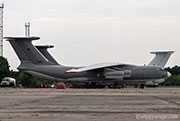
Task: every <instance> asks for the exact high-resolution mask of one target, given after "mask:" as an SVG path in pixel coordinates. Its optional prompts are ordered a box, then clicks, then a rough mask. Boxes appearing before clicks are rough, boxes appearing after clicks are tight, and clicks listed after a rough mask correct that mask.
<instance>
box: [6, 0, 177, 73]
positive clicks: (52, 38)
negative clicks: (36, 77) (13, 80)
mask: <svg viewBox="0 0 180 121" xmlns="http://www.w3.org/2000/svg"><path fill="white" fill-rule="evenodd" d="M4 4H5V8H4V36H24V23H25V22H28V21H29V22H31V35H33V36H40V37H41V40H39V41H36V42H33V43H34V44H38V45H39V44H41V45H42V44H52V45H54V46H55V48H53V49H51V50H50V52H51V53H52V54H53V56H54V57H55V58H56V60H57V61H58V62H59V63H61V64H63V65H71V66H72V65H73V66H82V65H91V64H96V63H101V62H121V63H130V64H137V65H143V64H147V63H149V61H150V60H151V59H152V58H153V55H150V53H149V52H150V51H154V50H158V51H160V50H174V51H176V52H175V53H174V55H173V56H172V57H171V58H170V60H169V62H168V64H167V66H174V65H180V56H179V52H180V0H4ZM4 56H5V57H6V58H7V59H8V61H9V63H10V66H11V69H14V70H15V69H16V68H17V67H18V65H19V64H20V61H19V59H18V58H17V56H16V54H15V52H14V50H13V49H12V47H11V46H10V44H9V43H8V42H4Z"/></svg>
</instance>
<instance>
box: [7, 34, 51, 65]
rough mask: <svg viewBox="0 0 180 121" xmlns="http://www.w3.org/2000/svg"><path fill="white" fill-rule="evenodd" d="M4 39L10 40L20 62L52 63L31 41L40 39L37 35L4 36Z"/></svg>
mask: <svg viewBox="0 0 180 121" xmlns="http://www.w3.org/2000/svg"><path fill="white" fill-rule="evenodd" d="M5 39H6V40H7V41H9V42H10V44H11V45H12V47H13V49H14V50H15V52H16V54H17V56H18V57H19V59H20V61H21V63H23V62H26V63H27V62H28V63H32V64H45V65H49V64H50V65H51V64H52V63H51V62H49V61H48V60H47V59H46V58H45V57H44V56H43V55H42V54H41V53H40V52H39V50H38V49H37V48H36V47H34V45H33V44H32V41H33V40H38V39H40V38H39V37H5Z"/></svg>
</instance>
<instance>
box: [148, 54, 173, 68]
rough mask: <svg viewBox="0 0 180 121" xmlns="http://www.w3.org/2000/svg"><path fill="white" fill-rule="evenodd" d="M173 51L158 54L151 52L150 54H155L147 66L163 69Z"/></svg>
mask: <svg viewBox="0 0 180 121" xmlns="http://www.w3.org/2000/svg"><path fill="white" fill-rule="evenodd" d="M173 53H174V51H160V52H156V51H155V52H151V54H155V57H154V58H153V60H152V61H151V62H150V63H149V64H148V65H149V66H157V67H161V68H164V66H165V65H166V63H167V61H168V60H169V57H170V56H171V54H173Z"/></svg>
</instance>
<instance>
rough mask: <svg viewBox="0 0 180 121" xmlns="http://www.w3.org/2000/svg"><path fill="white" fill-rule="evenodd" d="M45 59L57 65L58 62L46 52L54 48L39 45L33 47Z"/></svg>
mask: <svg viewBox="0 0 180 121" xmlns="http://www.w3.org/2000/svg"><path fill="white" fill-rule="evenodd" d="M35 47H36V48H37V49H38V50H39V51H40V52H41V53H42V54H43V55H44V56H45V57H46V59H48V60H49V61H50V62H52V63H54V64H56V65H59V64H58V62H57V61H56V60H55V59H54V58H53V57H52V55H51V54H50V53H49V52H48V50H47V49H48V48H53V47H54V46H52V45H40V46H35Z"/></svg>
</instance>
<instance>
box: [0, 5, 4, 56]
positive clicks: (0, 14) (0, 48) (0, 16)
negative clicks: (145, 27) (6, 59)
mask: <svg viewBox="0 0 180 121" xmlns="http://www.w3.org/2000/svg"><path fill="white" fill-rule="evenodd" d="M3 8H4V4H3V3H2V4H1V5H0V56H3Z"/></svg>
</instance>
